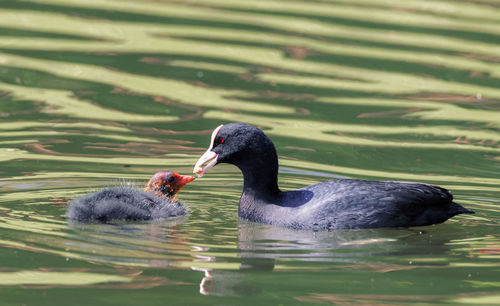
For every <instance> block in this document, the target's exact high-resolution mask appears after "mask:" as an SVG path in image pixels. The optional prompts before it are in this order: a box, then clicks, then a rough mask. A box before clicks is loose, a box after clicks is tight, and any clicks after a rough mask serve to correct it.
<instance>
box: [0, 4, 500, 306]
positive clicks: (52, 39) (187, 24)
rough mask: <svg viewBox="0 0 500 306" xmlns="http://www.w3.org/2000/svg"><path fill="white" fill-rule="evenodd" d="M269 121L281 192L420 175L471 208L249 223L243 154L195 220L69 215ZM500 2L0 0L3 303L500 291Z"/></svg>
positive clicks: (426, 297)
mask: <svg viewBox="0 0 500 306" xmlns="http://www.w3.org/2000/svg"><path fill="white" fill-rule="evenodd" d="M232 121H242V122H247V123H250V124H254V125H258V126H260V127H261V128H263V129H264V130H265V131H266V133H267V134H268V135H269V136H270V137H271V138H272V140H273V141H274V143H275V145H276V147H277V150H278V153H279V155H280V166H281V168H280V174H279V181H280V186H281V188H282V189H284V190H289V189H293V188H299V187H301V186H304V185H308V184H312V183H315V182H320V181H323V180H327V179H335V178H339V177H351V178H362V179H375V180H405V181H422V182H426V183H431V184H438V185H441V186H443V187H446V188H448V189H450V190H452V191H453V193H454V195H455V199H456V201H457V202H459V203H461V204H463V205H464V206H466V207H467V208H470V209H473V210H475V211H476V214H475V215H462V216H458V217H455V218H453V219H451V220H449V221H447V222H445V223H444V224H439V225H435V226H427V227H420V228H410V229H375V230H374V229H370V230H345V231H334V232H310V231H292V230H287V229H283V228H278V227H272V226H264V225H259V224H253V223H249V222H245V221H241V220H239V219H238V215H237V203H238V199H239V195H240V192H241V188H242V177H241V174H240V173H239V172H238V170H237V169H236V168H235V167H232V166H228V165H218V166H217V167H215V168H214V169H212V170H211V171H210V172H209V173H208V174H207V175H206V176H205V177H203V179H199V180H196V181H195V182H193V183H192V184H190V185H189V186H187V187H186V188H185V189H183V191H182V192H181V193H180V194H179V198H181V200H182V201H183V202H184V203H185V204H186V205H188V206H189V207H190V214H189V216H187V217H185V218H180V219H173V220H164V221H155V222H150V223H148V222H146V223H124V224H115V225H85V224H75V223H68V222H67V220H66V219H65V217H64V214H65V211H66V206H67V204H68V202H69V201H70V200H71V199H72V198H74V197H77V196H80V195H84V194H86V193H88V192H91V191H93V190H97V189H99V188H102V187H103V186H109V185H116V184H121V183H123V182H124V181H127V182H134V183H136V184H137V185H138V186H140V185H142V184H143V183H144V182H146V181H147V180H148V179H149V177H150V176H151V175H152V174H153V173H154V172H156V171H157V170H162V169H170V170H175V171H178V172H180V173H183V174H188V173H190V172H191V171H192V168H193V166H194V163H195V162H196V160H197V159H198V157H199V156H200V155H201V154H202V153H203V152H204V151H205V150H206V147H207V146H208V142H209V138H210V134H211V131H212V130H213V129H214V128H215V127H216V126H218V125H219V124H224V123H228V122H232ZM499 128H500V2H498V1H495V0H480V1H451V0H450V1H443V2H428V1H416V0H406V1H401V2H393V1H385V0H325V1H319V0H318V1H264V0H262V1H261V0H257V1H238V0H200V1H184V0H181V1H167V0H164V1H153V0H151V1H139V0H130V1H125V0H124V1H120V0H85V1H72V0H43V1H42V0H27V1H12V0H2V1H0V245H1V247H0V262H1V263H0V304H2V305H20V304H24V305H33V304H34V305H55V304H60V305H73V304H74V305H86V304H94V305H95V304H111V305H154V304H160V305H192V304H209V305H245V304H248V305H257V304H260V305H293V304H315V303H319V304H323V303H326V304H328V303H330V304H338V305H360V304H361V305H363V304H370V305H373V304H380V305H381V304H384V305H401V304H412V303H423V304H433V303H438V304H440V303H451V304H459V303H465V304H475V305H485V304H500V282H499V280H500V261H499V259H500V247H499V246H500V230H499V225H500V221H499V217H500V210H499V205H500V203H499V202H500V175H499V173H500V167H499V162H500V155H499V152H500V146H499V140H500V133H499Z"/></svg>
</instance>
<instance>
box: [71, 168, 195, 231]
mask: <svg viewBox="0 0 500 306" xmlns="http://www.w3.org/2000/svg"><path fill="white" fill-rule="evenodd" d="M193 180H194V177H193V176H185V175H180V174H178V173H175V172H170V171H160V172H157V173H156V174H155V175H154V176H153V177H152V178H151V179H150V180H149V182H148V183H147V184H146V186H145V188H144V190H140V189H137V188H134V187H128V186H119V187H109V188H104V189H102V190H100V191H96V192H94V193H91V194H89V195H86V196H83V197H80V198H77V199H75V200H73V201H72V202H71V203H70V204H69V207H68V211H67V213H66V217H67V218H68V219H72V220H77V221H84V222H100V223H106V222H109V221H113V220H127V221H132V220H151V219H163V218H169V217H176V216H182V215H185V214H187V208H186V207H185V206H184V205H182V204H181V203H180V202H179V201H178V200H177V199H176V198H175V195H176V194H177V193H178V192H179V191H180V190H181V189H182V188H183V187H184V186H185V185H186V184H187V183H189V182H191V181H193Z"/></svg>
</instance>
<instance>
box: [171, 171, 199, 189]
mask: <svg viewBox="0 0 500 306" xmlns="http://www.w3.org/2000/svg"><path fill="white" fill-rule="evenodd" d="M173 176H174V177H175V185H176V186H177V189H178V190H180V189H181V188H182V187H184V186H186V184H188V183H191V182H192V181H194V179H195V177H194V176H190V175H181V174H178V173H175V174H174V175H173Z"/></svg>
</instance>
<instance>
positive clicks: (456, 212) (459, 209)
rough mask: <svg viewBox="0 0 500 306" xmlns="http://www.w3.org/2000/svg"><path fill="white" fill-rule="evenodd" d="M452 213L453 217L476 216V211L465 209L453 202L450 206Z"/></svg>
mask: <svg viewBox="0 0 500 306" xmlns="http://www.w3.org/2000/svg"><path fill="white" fill-rule="evenodd" d="M450 213H451V214H453V216H455V215H459V214H475V212H474V211H472V210H470V209H467V208H465V207H463V206H462V205H460V204H457V203H455V202H451V204H450Z"/></svg>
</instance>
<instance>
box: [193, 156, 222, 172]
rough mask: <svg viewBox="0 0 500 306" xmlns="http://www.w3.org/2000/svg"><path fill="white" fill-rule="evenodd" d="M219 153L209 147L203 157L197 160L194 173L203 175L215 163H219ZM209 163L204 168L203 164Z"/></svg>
mask: <svg viewBox="0 0 500 306" xmlns="http://www.w3.org/2000/svg"><path fill="white" fill-rule="evenodd" d="M218 156H219V154H217V153H215V152H212V151H211V150H210V149H208V150H207V151H206V152H205V153H204V154H203V155H202V156H201V157H200V159H198V161H197V162H196V165H194V169H193V173H194V174H196V175H197V176H198V177H202V176H203V174H205V172H207V171H208V170H210V168H212V167H213V166H215V164H217V157H218ZM207 162H208V164H207V165H206V166H205V168H203V165H204V164H205V163H207Z"/></svg>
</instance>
